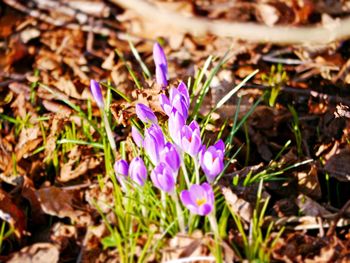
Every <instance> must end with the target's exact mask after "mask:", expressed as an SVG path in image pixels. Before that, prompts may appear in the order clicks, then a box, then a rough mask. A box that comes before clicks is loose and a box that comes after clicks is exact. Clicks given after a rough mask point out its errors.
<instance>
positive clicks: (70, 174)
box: [57, 146, 101, 182]
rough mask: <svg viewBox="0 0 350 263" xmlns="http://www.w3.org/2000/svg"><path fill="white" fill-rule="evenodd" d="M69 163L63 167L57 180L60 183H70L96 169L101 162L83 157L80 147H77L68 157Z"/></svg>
mask: <svg viewBox="0 0 350 263" xmlns="http://www.w3.org/2000/svg"><path fill="white" fill-rule="evenodd" d="M68 158H69V160H68V162H67V163H65V164H64V165H63V166H62V167H61V171H60V175H59V177H58V178H57V180H58V181H60V182H68V181H71V180H74V179H76V178H78V177H79V176H81V175H83V174H85V173H86V172H87V171H88V170H90V169H94V168H96V167H97V166H98V165H99V164H100V163H101V162H100V161H99V160H98V159H96V158H93V157H89V156H83V155H82V152H81V151H80V150H79V147H78V146H75V147H74V148H73V149H72V150H71V151H70V153H69V155H68Z"/></svg>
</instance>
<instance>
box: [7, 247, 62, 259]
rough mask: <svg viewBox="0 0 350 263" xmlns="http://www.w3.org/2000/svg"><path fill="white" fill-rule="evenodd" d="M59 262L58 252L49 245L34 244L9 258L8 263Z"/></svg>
mask: <svg viewBox="0 0 350 263" xmlns="http://www.w3.org/2000/svg"><path fill="white" fill-rule="evenodd" d="M58 261H59V250H58V248H57V247H56V246H55V245H53V244H51V243H36V244H34V245H31V246H28V247H24V248H22V249H21V250H20V251H19V252H15V253H13V254H12V255H11V256H10V259H9V260H8V261H7V262H10V263H33V262H35V263H56V262H58Z"/></svg>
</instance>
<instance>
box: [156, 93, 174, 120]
mask: <svg viewBox="0 0 350 263" xmlns="http://www.w3.org/2000/svg"><path fill="white" fill-rule="evenodd" d="M159 102H160V106H161V107H162V109H163V111H164V112H165V114H166V115H168V116H169V115H170V113H171V110H172V108H173V106H172V105H171V104H170V101H169V99H168V97H167V96H165V95H164V94H160V96H159Z"/></svg>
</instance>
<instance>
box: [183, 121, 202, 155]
mask: <svg viewBox="0 0 350 263" xmlns="http://www.w3.org/2000/svg"><path fill="white" fill-rule="evenodd" d="M201 146H202V140H201V134H200V130H199V125H198V123H197V122H196V121H192V122H191V123H190V125H188V126H187V125H184V126H183V127H182V129H181V148H182V150H183V151H184V152H186V153H188V154H189V155H191V156H192V157H194V156H196V155H197V154H198V153H199V150H200V148H201Z"/></svg>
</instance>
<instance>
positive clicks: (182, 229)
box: [171, 191, 186, 234]
mask: <svg viewBox="0 0 350 263" xmlns="http://www.w3.org/2000/svg"><path fill="white" fill-rule="evenodd" d="M171 197H172V198H173V200H174V202H175V206H176V213H177V217H178V221H179V227H180V232H181V233H183V234H184V233H186V230H185V220H184V216H183V212H182V208H181V206H180V202H179V197H178V196H177V193H176V192H175V191H174V192H173V193H171Z"/></svg>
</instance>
